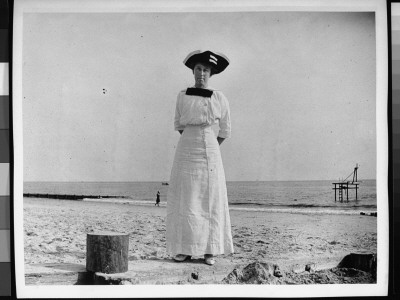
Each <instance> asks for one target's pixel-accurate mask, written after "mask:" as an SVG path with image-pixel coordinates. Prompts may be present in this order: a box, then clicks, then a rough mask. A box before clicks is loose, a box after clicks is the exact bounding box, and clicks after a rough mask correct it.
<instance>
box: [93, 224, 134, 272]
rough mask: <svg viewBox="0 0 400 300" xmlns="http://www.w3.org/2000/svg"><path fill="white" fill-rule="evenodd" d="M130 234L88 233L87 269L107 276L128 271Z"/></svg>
mask: <svg viewBox="0 0 400 300" xmlns="http://www.w3.org/2000/svg"><path fill="white" fill-rule="evenodd" d="M128 250H129V234H123V233H116V232H98V233H88V234H87V240H86V269H87V270H88V271H89V272H101V273H106V274H115V273H123V272H126V271H128Z"/></svg>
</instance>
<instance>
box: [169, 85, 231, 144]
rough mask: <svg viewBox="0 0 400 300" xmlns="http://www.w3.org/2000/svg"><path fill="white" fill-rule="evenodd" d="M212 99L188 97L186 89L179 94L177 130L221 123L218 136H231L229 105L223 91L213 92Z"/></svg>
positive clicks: (176, 118)
mask: <svg viewBox="0 0 400 300" xmlns="http://www.w3.org/2000/svg"><path fill="white" fill-rule="evenodd" d="M212 91H213V94H212V95H211V97H202V96H192V95H190V96H189V95H186V89H185V90H183V91H181V92H180V93H179V94H178V99H177V101H176V109H175V122H174V127H175V130H184V129H185V126H186V125H200V126H207V125H210V126H211V125H214V124H217V123H219V128H220V130H219V133H218V136H219V137H221V138H229V137H230V136H231V120H230V111H229V103H228V100H227V99H226V97H225V95H224V94H223V93H222V92H221V91H217V90H212Z"/></svg>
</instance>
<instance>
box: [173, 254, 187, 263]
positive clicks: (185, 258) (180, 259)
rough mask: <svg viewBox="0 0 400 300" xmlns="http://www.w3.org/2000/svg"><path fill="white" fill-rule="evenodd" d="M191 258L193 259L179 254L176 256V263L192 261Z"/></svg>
mask: <svg viewBox="0 0 400 300" xmlns="http://www.w3.org/2000/svg"><path fill="white" fill-rule="evenodd" d="M190 258H191V256H190V255H185V254H178V255H176V256H175V257H174V261H177V262H182V261H185V260H187V259H190Z"/></svg>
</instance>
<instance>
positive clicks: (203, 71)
mask: <svg viewBox="0 0 400 300" xmlns="http://www.w3.org/2000/svg"><path fill="white" fill-rule="evenodd" d="M193 74H194V81H195V87H197V88H206V87H207V86H208V79H209V78H210V76H211V67H210V66H208V65H205V64H202V63H197V64H196V65H195V66H194V68H193Z"/></svg>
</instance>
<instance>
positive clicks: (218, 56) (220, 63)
mask: <svg viewBox="0 0 400 300" xmlns="http://www.w3.org/2000/svg"><path fill="white" fill-rule="evenodd" d="M183 63H184V64H185V66H186V67H188V68H190V69H192V70H193V68H194V66H195V65H196V64H197V63H204V64H207V65H210V66H211V67H212V69H213V74H218V73H221V72H222V71H223V70H225V69H226V67H227V66H228V65H229V59H228V58H227V57H226V56H225V55H224V54H222V53H214V52H211V51H209V50H207V51H201V50H196V51H193V52H190V53H189V54H188V56H186V58H185V60H184V61H183Z"/></svg>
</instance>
